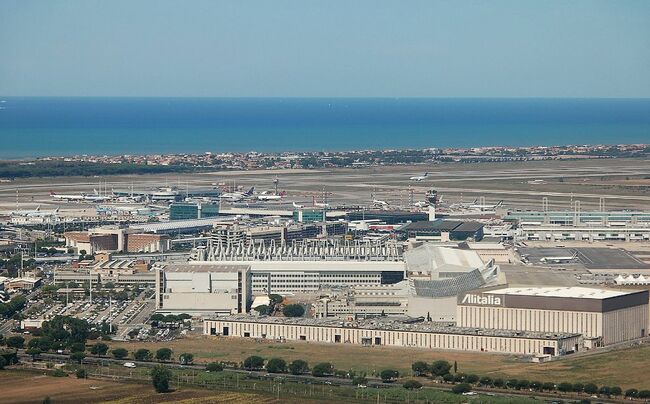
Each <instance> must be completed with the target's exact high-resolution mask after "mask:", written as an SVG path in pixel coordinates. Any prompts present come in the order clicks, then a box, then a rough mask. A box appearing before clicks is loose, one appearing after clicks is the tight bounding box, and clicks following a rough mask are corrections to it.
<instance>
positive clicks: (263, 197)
mask: <svg viewBox="0 0 650 404" xmlns="http://www.w3.org/2000/svg"><path fill="white" fill-rule="evenodd" d="M286 194H287V193H286V192H284V191H282V192H280V193H279V194H272V193H270V192H268V191H264V192H262V193H261V194H259V195H257V199H258V200H260V201H279V200H280V199H282V197H284V196H285V195H286Z"/></svg>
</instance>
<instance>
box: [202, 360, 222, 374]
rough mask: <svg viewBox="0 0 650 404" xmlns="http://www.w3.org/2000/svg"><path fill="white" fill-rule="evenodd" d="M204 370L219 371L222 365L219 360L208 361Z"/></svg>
mask: <svg viewBox="0 0 650 404" xmlns="http://www.w3.org/2000/svg"><path fill="white" fill-rule="evenodd" d="M205 370H207V371H210V372H221V371H222V370H223V365H222V364H221V363H219V362H212V363H208V364H207V365H206V366H205Z"/></svg>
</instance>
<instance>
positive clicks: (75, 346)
mask: <svg viewBox="0 0 650 404" xmlns="http://www.w3.org/2000/svg"><path fill="white" fill-rule="evenodd" d="M68 349H70V352H83V351H85V350H86V345H85V344H84V343H82V342H75V343H72V344H70V346H69V347H68Z"/></svg>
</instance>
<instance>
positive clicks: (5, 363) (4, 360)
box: [0, 356, 7, 370]
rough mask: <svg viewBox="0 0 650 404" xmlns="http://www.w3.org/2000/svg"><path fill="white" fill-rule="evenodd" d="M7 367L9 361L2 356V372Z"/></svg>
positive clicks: (0, 367) (0, 358)
mask: <svg viewBox="0 0 650 404" xmlns="http://www.w3.org/2000/svg"><path fill="white" fill-rule="evenodd" d="M5 366H7V360H6V359H5V357H4V356H0V370H2V369H4V368H5Z"/></svg>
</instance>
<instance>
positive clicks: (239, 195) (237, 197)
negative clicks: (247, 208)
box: [219, 187, 255, 202]
mask: <svg viewBox="0 0 650 404" xmlns="http://www.w3.org/2000/svg"><path fill="white" fill-rule="evenodd" d="M254 192H255V187H251V188H250V189H249V190H248V191H246V192H226V193H223V194H221V195H219V198H221V199H227V200H229V201H232V202H237V201H241V200H242V199H244V198H248V197H251V196H253V193H254Z"/></svg>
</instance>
